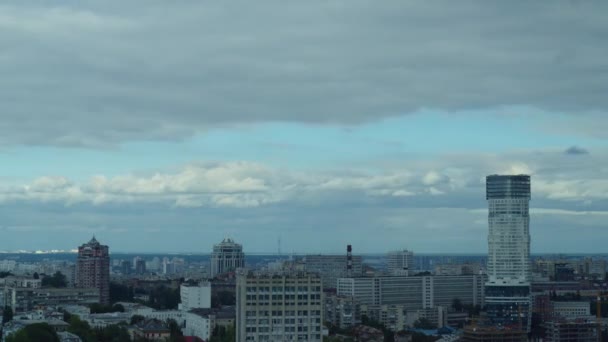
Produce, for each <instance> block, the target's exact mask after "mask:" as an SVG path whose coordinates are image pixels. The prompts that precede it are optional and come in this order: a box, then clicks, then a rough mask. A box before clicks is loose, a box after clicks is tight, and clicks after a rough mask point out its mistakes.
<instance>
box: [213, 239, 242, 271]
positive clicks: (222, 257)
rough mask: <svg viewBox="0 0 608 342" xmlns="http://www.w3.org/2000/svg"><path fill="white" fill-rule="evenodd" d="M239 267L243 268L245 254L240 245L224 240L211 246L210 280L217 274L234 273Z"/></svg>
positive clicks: (230, 240)
mask: <svg viewBox="0 0 608 342" xmlns="http://www.w3.org/2000/svg"><path fill="white" fill-rule="evenodd" d="M241 267H245V253H243V246H242V245H240V244H238V243H236V242H234V240H232V239H224V240H223V241H222V242H220V243H218V244H217V245H214V246H213V253H212V254H211V274H210V275H211V278H214V277H215V276H217V275H218V274H222V273H226V272H232V271H235V270H236V269H237V268H241Z"/></svg>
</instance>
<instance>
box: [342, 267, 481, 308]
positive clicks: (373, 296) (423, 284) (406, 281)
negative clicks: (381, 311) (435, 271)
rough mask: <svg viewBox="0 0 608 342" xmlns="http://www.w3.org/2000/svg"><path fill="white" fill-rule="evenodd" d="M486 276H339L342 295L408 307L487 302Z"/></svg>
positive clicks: (359, 301)
mask: <svg viewBox="0 0 608 342" xmlns="http://www.w3.org/2000/svg"><path fill="white" fill-rule="evenodd" d="M485 279H486V278H485V276H483V275H472V276H416V277H407V276H391V277H373V278H372V277H359V278H340V279H338V295H339V296H347V297H354V298H355V299H356V300H357V301H358V303H360V304H367V305H404V306H405V308H406V309H407V310H419V309H430V308H435V307H437V306H443V307H448V308H449V307H451V305H452V301H453V300H454V299H455V298H458V299H460V301H461V302H462V303H463V304H471V305H480V306H483V304H484V282H485Z"/></svg>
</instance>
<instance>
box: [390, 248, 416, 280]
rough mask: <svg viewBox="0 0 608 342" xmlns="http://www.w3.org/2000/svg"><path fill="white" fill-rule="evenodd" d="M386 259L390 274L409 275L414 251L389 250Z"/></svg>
mask: <svg viewBox="0 0 608 342" xmlns="http://www.w3.org/2000/svg"><path fill="white" fill-rule="evenodd" d="M387 259H388V273H389V274H391V275H410V273H411V272H412V270H413V269H414V252H412V251H408V250H407V249H404V250H400V251H392V252H389V253H388V255H387Z"/></svg>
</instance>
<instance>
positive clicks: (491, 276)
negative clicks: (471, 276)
mask: <svg viewBox="0 0 608 342" xmlns="http://www.w3.org/2000/svg"><path fill="white" fill-rule="evenodd" d="M530 193H531V191H530V176H527V175H516V176H503V175H491V176H488V177H487V179H486V199H487V200H488V206H489V214H488V225H489V234H488V265H487V272H488V282H487V283H486V300H485V302H486V305H487V313H488V318H489V319H490V320H491V322H492V323H494V324H496V325H503V326H506V325H521V326H522V327H523V328H526V327H527V326H528V319H529V317H530V315H529V310H530V274H529V273H530V215H529V212H530V210H529V203H530Z"/></svg>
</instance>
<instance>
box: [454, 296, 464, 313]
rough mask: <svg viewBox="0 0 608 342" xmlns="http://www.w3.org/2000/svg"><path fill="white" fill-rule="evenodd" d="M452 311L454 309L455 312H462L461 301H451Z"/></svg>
mask: <svg viewBox="0 0 608 342" xmlns="http://www.w3.org/2000/svg"><path fill="white" fill-rule="evenodd" d="M452 309H454V311H456V312H462V309H463V306H462V300H460V298H454V299H452Z"/></svg>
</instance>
